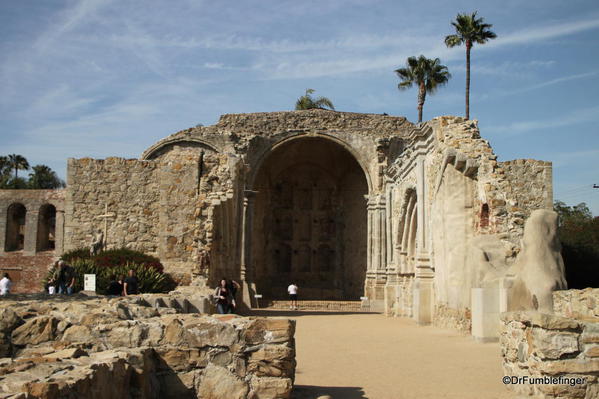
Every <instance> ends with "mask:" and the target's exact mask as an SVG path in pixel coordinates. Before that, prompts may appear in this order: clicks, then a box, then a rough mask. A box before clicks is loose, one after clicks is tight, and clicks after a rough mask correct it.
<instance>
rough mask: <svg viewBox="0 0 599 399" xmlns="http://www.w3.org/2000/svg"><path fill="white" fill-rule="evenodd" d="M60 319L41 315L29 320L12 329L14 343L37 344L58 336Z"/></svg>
mask: <svg viewBox="0 0 599 399" xmlns="http://www.w3.org/2000/svg"><path fill="white" fill-rule="evenodd" d="M57 325H58V320H57V319H55V318H53V317H50V316H40V317H36V318H33V319H29V320H27V321H26V322H25V323H24V324H23V325H22V326H20V327H17V328H15V329H14V330H13V331H12V337H11V341H12V343H13V345H37V344H41V343H42V342H48V341H53V340H54V339H55V338H56V326H57Z"/></svg>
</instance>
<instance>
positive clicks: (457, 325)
mask: <svg viewBox="0 0 599 399" xmlns="http://www.w3.org/2000/svg"><path fill="white" fill-rule="evenodd" d="M433 325H434V326H435V327H439V328H450V329H453V330H457V331H458V332H459V333H461V334H464V335H469V334H470V332H471V331H472V314H471V312H470V309H454V308H450V307H449V306H447V305H445V304H437V305H435V311H434V314H433Z"/></svg>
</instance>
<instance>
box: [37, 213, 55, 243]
mask: <svg viewBox="0 0 599 399" xmlns="http://www.w3.org/2000/svg"><path fill="white" fill-rule="evenodd" d="M55 237H56V208H55V207H54V205H50V204H45V205H42V207H41V208H40V213H39V218H38V221H37V250H38V251H48V250H53V249H54V248H55V247H56V238H55Z"/></svg>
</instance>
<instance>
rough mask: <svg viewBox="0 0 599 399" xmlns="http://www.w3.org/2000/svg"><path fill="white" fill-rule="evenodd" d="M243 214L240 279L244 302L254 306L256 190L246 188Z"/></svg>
mask: <svg viewBox="0 0 599 399" xmlns="http://www.w3.org/2000/svg"><path fill="white" fill-rule="evenodd" d="M243 195H244V197H243V215H242V219H241V259H240V262H239V263H240V271H239V274H240V279H241V285H242V302H243V304H244V305H246V306H248V307H250V308H251V307H252V303H253V301H254V297H253V295H254V294H255V292H256V288H255V286H254V277H255V275H254V269H253V267H252V259H251V255H252V222H253V214H254V198H255V195H256V192H254V191H249V190H245V191H244V193H243Z"/></svg>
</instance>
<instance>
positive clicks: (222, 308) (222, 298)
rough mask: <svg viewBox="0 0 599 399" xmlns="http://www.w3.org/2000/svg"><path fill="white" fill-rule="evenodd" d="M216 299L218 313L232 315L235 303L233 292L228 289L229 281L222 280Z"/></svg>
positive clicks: (217, 288)
mask: <svg viewBox="0 0 599 399" xmlns="http://www.w3.org/2000/svg"><path fill="white" fill-rule="evenodd" d="M214 298H215V299H216V311H217V312H218V313H219V314H226V313H231V303H232V301H233V299H232V296H231V290H230V289H229V288H228V287H227V279H225V278H223V279H221V280H220V283H219V286H218V287H216V290H215V291H214Z"/></svg>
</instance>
